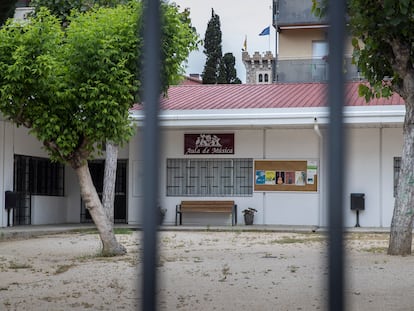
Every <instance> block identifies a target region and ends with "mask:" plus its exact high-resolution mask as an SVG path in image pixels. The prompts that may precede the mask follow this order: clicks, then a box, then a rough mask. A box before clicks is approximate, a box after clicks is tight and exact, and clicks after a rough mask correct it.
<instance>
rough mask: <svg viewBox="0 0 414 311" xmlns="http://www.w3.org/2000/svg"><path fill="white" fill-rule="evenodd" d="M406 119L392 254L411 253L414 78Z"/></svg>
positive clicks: (408, 86)
mask: <svg viewBox="0 0 414 311" xmlns="http://www.w3.org/2000/svg"><path fill="white" fill-rule="evenodd" d="M404 91H405V94H407V96H405V98H404V99H405V101H406V104H405V107H406V113H405V120H404V129H403V150H402V155H401V167H400V178H399V181H398V187H397V195H396V198H395V205H394V213H393V216H392V222H391V231H390V241H389V246H388V254H389V255H402V256H404V255H409V254H411V244H412V232H413V219H414V143H413V142H414V79H411V75H410V77H406V78H405V79H404Z"/></svg>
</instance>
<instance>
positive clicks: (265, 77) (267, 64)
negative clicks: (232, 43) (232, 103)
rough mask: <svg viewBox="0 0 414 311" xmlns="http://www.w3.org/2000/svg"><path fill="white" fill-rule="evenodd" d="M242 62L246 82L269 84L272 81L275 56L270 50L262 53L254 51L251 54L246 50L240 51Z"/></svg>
mask: <svg viewBox="0 0 414 311" xmlns="http://www.w3.org/2000/svg"><path fill="white" fill-rule="evenodd" d="M242 60H243V64H244V66H245V67H246V83H247V84H270V83H272V81H273V64H274V61H275V57H274V56H273V54H272V52H270V51H267V52H266V53H264V54H260V53H259V52H254V54H253V55H252V56H250V55H249V53H248V52H246V51H243V52H242Z"/></svg>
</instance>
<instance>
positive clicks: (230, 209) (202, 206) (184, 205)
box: [175, 201, 237, 226]
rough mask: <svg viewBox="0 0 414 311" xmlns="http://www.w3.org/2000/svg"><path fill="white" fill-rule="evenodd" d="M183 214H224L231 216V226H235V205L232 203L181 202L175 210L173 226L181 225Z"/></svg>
mask: <svg viewBox="0 0 414 311" xmlns="http://www.w3.org/2000/svg"><path fill="white" fill-rule="evenodd" d="M183 213H226V214H231V225H232V226H234V225H235V224H237V205H236V204H234V201H181V204H177V206H176V208H175V225H176V226H177V223H178V216H179V223H180V225H182V224H183V217H182V216H183Z"/></svg>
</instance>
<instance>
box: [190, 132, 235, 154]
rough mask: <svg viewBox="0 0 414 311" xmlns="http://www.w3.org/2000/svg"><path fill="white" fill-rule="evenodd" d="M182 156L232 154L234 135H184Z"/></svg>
mask: <svg viewBox="0 0 414 311" xmlns="http://www.w3.org/2000/svg"><path fill="white" fill-rule="evenodd" d="M184 154H185V155H207V154H213V155H214V154H219V155H223V154H234V134H233V133H231V134H211V133H208V134H184Z"/></svg>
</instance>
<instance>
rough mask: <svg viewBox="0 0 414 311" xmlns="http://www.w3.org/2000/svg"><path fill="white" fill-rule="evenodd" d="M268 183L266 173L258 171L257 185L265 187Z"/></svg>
mask: <svg viewBox="0 0 414 311" xmlns="http://www.w3.org/2000/svg"><path fill="white" fill-rule="evenodd" d="M265 181H266V177H265V171H263V170H257V171H256V185H264V184H265Z"/></svg>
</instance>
